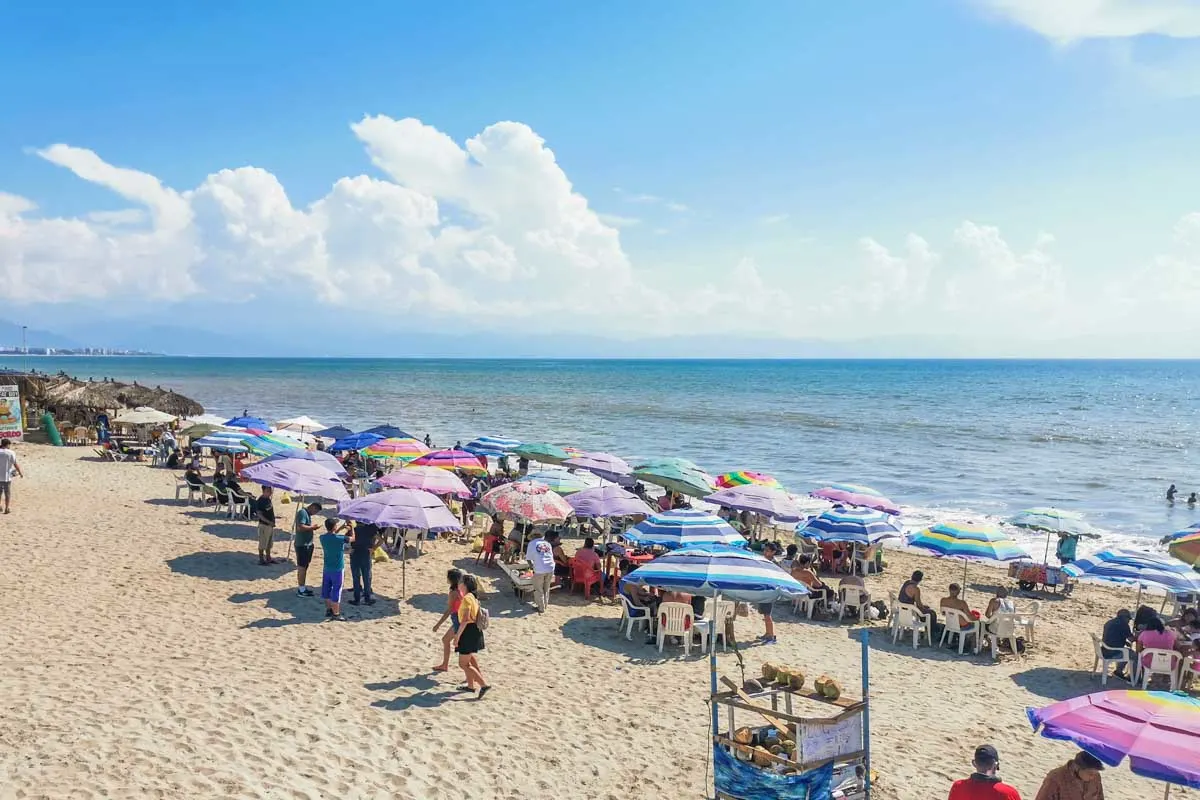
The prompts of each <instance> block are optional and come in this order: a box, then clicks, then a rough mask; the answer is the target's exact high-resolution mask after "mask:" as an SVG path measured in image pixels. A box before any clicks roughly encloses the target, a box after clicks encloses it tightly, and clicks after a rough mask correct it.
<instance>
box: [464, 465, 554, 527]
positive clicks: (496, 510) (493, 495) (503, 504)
mask: <svg viewBox="0 0 1200 800" xmlns="http://www.w3.org/2000/svg"><path fill="white" fill-rule="evenodd" d="M476 463H479V462H476ZM479 505H480V506H481V507H482V508H483V510H485V511H487V512H488V513H491V514H499V515H500V516H502V517H504V518H505V519H510V520H513V521H515V522H531V523H539V522H565V521H566V519H567V517H569V516H571V515H572V514H573V513H574V509H572V508H571V506H570V504H568V503H567V501H566V500H564V499H562V498H561V497H559V496H558V495H557V494H555V493H554V492H552V491H550V489H548V488H547V487H546V486H545V485H544V484H541V483H535V482H532V481H527V482H525V483H506V484H504V485H503V486H497V487H496V488H495V489H492V490H491V491H490V492H487V493H486V494H484V496H483V497H481V498H480V499H479Z"/></svg>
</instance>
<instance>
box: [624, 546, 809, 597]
mask: <svg viewBox="0 0 1200 800" xmlns="http://www.w3.org/2000/svg"><path fill="white" fill-rule="evenodd" d="M626 585H633V586H651V587H655V588H658V589H667V590H671V591H678V592H687V593H688V594H694V595H700V596H702V597H716V596H718V595H720V596H721V597H722V598H723V599H728V600H737V601H739V602H743V603H773V602H775V601H776V600H780V599H783V598H785V597H796V596H798V595H804V594H808V589H807V588H806V587H805V586H804V584H802V583H800V581H798V580H796V579H795V578H793V577H792V576H791V575H789V574H788V573H787V572H785V571H784V570H783V569H782V568H780V567H779V566H778V565H776V564H774V563H772V562H770V561H768V560H767V559H765V558H763V557H762V556H760V555H759V554H758V553H754V552H751V551H749V550H743V549H741V548H738V547H728V546H725V545H700V546H694V547H685V548H682V549H680V550H676V551H674V552H673V553H667V554H666V555H663V556H659V557H658V558H656V559H654V560H653V561H651V562H650V563H649V564H645V565H643V566H640V567H638V568H637V569H635V570H633V571H632V572H630V573H629V574H628V575H626V576H625V577H624V578H622V579H621V587H622V588H624V587H625V586H626Z"/></svg>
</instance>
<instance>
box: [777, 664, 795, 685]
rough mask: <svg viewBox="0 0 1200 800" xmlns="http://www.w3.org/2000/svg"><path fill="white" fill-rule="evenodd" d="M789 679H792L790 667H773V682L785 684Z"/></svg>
mask: <svg viewBox="0 0 1200 800" xmlns="http://www.w3.org/2000/svg"><path fill="white" fill-rule="evenodd" d="M791 680H792V668H791V667H776V668H775V682H776V683H778V684H780V685H782V686H787V685H788V684H789V683H790V682H791Z"/></svg>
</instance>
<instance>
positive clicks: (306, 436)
mask: <svg viewBox="0 0 1200 800" xmlns="http://www.w3.org/2000/svg"><path fill="white" fill-rule="evenodd" d="M270 433H271V434H272V435H274V436H284V437H287V438H288V439H291V440H293V441H296V442H299V443H300V444H302V445H304V446H305V447H316V446H317V437H315V436H313V435H312V434H311V433H305V432H303V431H300V430H293V429H291V428H281V429H276V430H273V431H270Z"/></svg>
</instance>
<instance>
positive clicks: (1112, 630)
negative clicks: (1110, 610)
mask: <svg viewBox="0 0 1200 800" xmlns="http://www.w3.org/2000/svg"><path fill="white" fill-rule="evenodd" d="M1126 648H1128V649H1129V650H1132V651H1133V653H1134V654H1135V656H1136V657H1138V658H1140V660H1141V664H1142V665H1143V666H1149V665H1150V655H1149V654H1145V653H1144V651H1146V650H1174V651H1177V652H1178V653H1180V655H1181V656H1187V655H1195V654H1197V653H1198V652H1200V609H1196V608H1184V609H1183V610H1182V611H1181V613H1180V614H1179V616H1178V617H1176V618H1174V619H1170V620H1164V619H1163V618H1162V617H1161V616H1160V615H1159V613H1158V612H1157V611H1155V610H1154V609H1153V608H1151V607H1150V606H1146V605H1143V606H1139V607H1138V610H1137V612H1136V613H1134V612H1132V611H1130V610H1129V609H1128V608H1122V609H1121V610H1120V611H1118V612H1117V615H1116V616H1115V617H1113V618H1112V619H1110V620H1109V621H1108V622H1106V623H1104V630H1103V634H1102V636H1101V645H1100V651H1101V653H1102V654H1103V655H1104V657H1105V658H1106V659H1120V658H1124V657H1125V656H1126V655H1127V651H1126ZM1128 666H1129V663H1128V661H1120V662H1118V663H1117V669H1116V671H1115V672H1114V673H1113V677H1115V678H1121V679H1122V680H1126V681H1132V679H1133V676H1131V675H1130V674H1129V672H1128V671H1127V668H1128Z"/></svg>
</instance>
